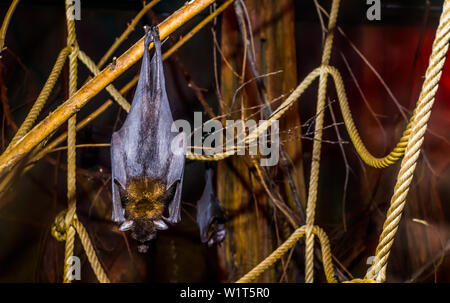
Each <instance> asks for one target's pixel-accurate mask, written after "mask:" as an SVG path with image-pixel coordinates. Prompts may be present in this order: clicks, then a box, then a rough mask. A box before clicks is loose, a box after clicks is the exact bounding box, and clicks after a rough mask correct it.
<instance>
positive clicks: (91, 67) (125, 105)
mask: <svg viewBox="0 0 450 303" xmlns="http://www.w3.org/2000/svg"><path fill="white" fill-rule="evenodd" d="M78 58H79V59H80V60H81V62H83V63H84V65H86V67H87V68H88V69H89V70H90V71H91V73H93V74H94V76H96V75H98V74H99V73H100V70H99V69H98V67H97V65H95V63H94V61H92V60H91V58H89V56H88V55H86V53H84V52H83V51H82V50H80V51H78ZM105 89H106V91H107V92H108V93H109V94H110V95H111V97H113V99H114V100H115V101H116V102H117V103H118V104H119V105H120V106H121V107H122V108H123V109H124V110H125V111H126V112H129V111H130V103H128V101H127V100H126V99H125V98H124V97H123V96H122V94H121V93H120V92H119V91H118V90H117V89H116V88H115V87H114V86H113V85H112V84H110V85H108V86H107V87H106V88H105Z"/></svg>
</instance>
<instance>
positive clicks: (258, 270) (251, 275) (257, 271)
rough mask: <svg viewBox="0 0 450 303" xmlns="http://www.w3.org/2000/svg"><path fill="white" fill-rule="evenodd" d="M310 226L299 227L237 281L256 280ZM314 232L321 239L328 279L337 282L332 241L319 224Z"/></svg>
mask: <svg viewBox="0 0 450 303" xmlns="http://www.w3.org/2000/svg"><path fill="white" fill-rule="evenodd" d="M307 228H308V227H307V226H306V225H303V226H302V227H300V228H297V229H296V230H295V231H294V232H293V233H292V234H291V236H290V237H289V238H288V239H287V240H286V241H285V242H284V243H283V244H281V245H280V246H279V247H278V248H277V249H276V250H275V251H273V252H272V253H271V254H270V255H269V256H268V257H267V258H266V259H264V261H262V262H261V263H259V264H258V265H257V266H255V267H254V268H253V269H252V270H251V271H250V272H248V273H247V274H246V275H245V276H243V277H242V278H240V279H239V280H238V281H236V283H249V282H252V281H254V280H255V279H256V278H257V277H258V276H259V275H261V274H262V273H263V272H264V271H265V270H266V269H267V268H269V267H270V266H272V265H273V264H274V263H275V262H276V261H277V260H279V259H280V258H281V257H282V256H283V255H284V254H285V253H286V252H287V251H288V250H289V249H290V248H291V247H292V246H294V245H295V243H297V241H298V240H300V239H301V238H302V237H303V236H304V235H305V233H306V229H307ZM311 230H312V233H313V234H314V235H316V236H317V237H318V238H319V240H320V245H321V247H322V262H323V266H324V269H325V276H326V278H327V281H328V282H330V283H336V282H337V281H336V279H335V278H334V270H333V264H332V263H331V258H332V257H331V250H330V243H329V241H328V237H327V234H326V233H325V232H324V231H323V230H322V229H321V228H320V227H318V226H316V225H314V226H313V227H312V229H311Z"/></svg>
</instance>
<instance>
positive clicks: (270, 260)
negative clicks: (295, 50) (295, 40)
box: [0, 0, 450, 283]
mask: <svg viewBox="0 0 450 303" xmlns="http://www.w3.org/2000/svg"><path fill="white" fill-rule="evenodd" d="M158 1H159V0H154V1H152V2H150V3H148V4H146V5H145V6H144V7H143V9H142V10H141V11H140V12H139V13H138V15H137V16H136V17H135V18H134V19H133V21H132V22H131V23H130V25H129V26H128V28H127V30H126V31H125V32H124V33H123V34H122V36H121V37H120V38H118V39H117V40H116V42H115V43H114V44H113V46H112V47H111V48H110V50H108V52H107V53H106V54H105V56H104V57H103V58H102V59H101V60H100V62H99V64H98V65H97V64H95V63H94V62H93V61H92V60H91V59H90V58H89V57H88V56H87V55H86V54H85V53H84V52H83V51H82V50H80V48H79V46H78V43H77V39H76V31H75V22H74V20H73V18H71V16H70V12H71V11H72V7H71V5H74V4H73V2H72V1H66V21H67V46H66V47H65V48H64V49H63V50H61V52H60V54H59V56H58V58H57V60H56V63H55V65H54V67H53V69H52V71H51V73H50V75H49V77H48V80H47V81H46V83H45V85H44V87H43V89H42V91H41V93H40V94H39V96H38V98H37V100H36V102H35V103H34V104H33V106H32V108H31V110H30V112H29V113H28V115H27V117H26V118H25V121H24V122H23V123H22V125H21V126H20V128H19V130H18V131H17V132H16V134H15V135H14V137H13V139H12V140H11V142H10V144H9V145H8V147H7V149H6V150H5V153H4V154H11V153H14V149H15V148H17V146H18V145H19V143H21V141H23V139H24V137H26V136H27V134H29V131H30V130H31V129H32V127H33V125H34V123H35V121H36V119H37V117H38V115H39V113H40V112H41V110H42V109H43V107H44V105H45V102H46V100H47V99H48V96H49V95H50V93H51V91H52V88H53V87H54V85H55V83H56V81H57V79H58V77H59V75H60V73H61V70H62V67H63V65H64V63H65V62H66V59H67V58H68V59H69V97H72V96H74V95H75V94H76V93H77V92H78V91H77V69H78V66H77V63H78V59H79V60H80V61H81V62H82V63H83V64H84V65H86V67H87V68H88V69H89V70H90V71H91V73H92V74H93V75H94V76H96V75H98V74H100V68H101V67H102V66H103V65H104V64H105V62H106V61H107V60H108V59H109V57H110V56H111V55H112V53H113V52H114V50H115V49H116V48H117V47H118V46H119V44H120V43H121V42H122V41H124V40H125V39H126V37H127V36H128V35H129V33H130V32H131V31H132V29H133V28H134V27H135V26H136V24H137V23H138V21H139V20H140V18H142V16H143V15H144V13H145V12H146V11H148V10H149V9H150V8H151V7H152V6H154V5H155V4H156V3H157V2H158ZM17 2H18V1H13V4H12V6H14V7H15V6H16V5H17ZM196 2H202V3H201V5H200V3H199V4H198V7H197V9H200V8H203V7H206V5H209V4H211V3H212V2H214V1H213V0H210V1H191V2H189V3H188V6H190V7H195V5H196V4H197V3H196ZM231 3H233V0H228V1H226V2H224V4H222V5H221V6H220V7H219V8H217V9H216V10H215V11H213V12H212V13H211V14H210V15H209V16H208V17H207V18H206V19H205V20H204V21H202V22H201V23H200V24H199V25H198V26H197V27H195V28H194V29H193V30H192V31H191V32H190V33H188V34H187V35H186V36H185V37H184V38H183V39H181V40H180V42H178V43H176V44H175V45H174V46H173V47H172V48H171V49H169V50H168V51H167V54H166V55H165V57H164V59H165V58H167V57H168V56H170V54H172V53H174V52H175V51H176V49H178V48H179V47H180V46H181V45H183V44H184V43H185V42H187V41H188V40H189V38H190V37H192V36H193V35H194V34H195V33H196V32H198V30H199V29H200V28H202V27H203V26H204V25H206V23H208V22H209V21H210V20H212V19H213V18H214V17H215V16H217V15H218V14H219V13H221V12H222V11H223V10H224V9H225V8H227V7H228V6H229V5H230V4H231ZM339 6H340V0H333V2H332V6H331V11H330V15H329V21H328V27H327V34H326V39H325V43H324V47H323V52H322V60H321V65H320V66H319V67H317V68H316V69H314V70H313V71H312V72H311V73H310V74H309V75H308V76H307V77H305V79H304V80H303V81H302V82H301V83H300V84H299V85H298V86H297V88H296V89H295V90H294V91H293V92H292V93H291V94H290V95H289V96H288V98H286V100H285V101H284V102H283V103H282V104H281V105H280V106H279V107H278V108H277V109H276V110H274V111H273V113H272V114H271V116H270V118H269V119H268V120H267V121H266V122H265V123H262V124H260V125H259V126H258V127H257V128H256V129H255V130H253V131H251V132H250V133H249V134H248V136H247V137H246V138H245V142H246V143H249V142H252V141H253V140H254V139H255V138H256V137H258V135H259V134H262V133H264V131H266V130H267V129H268V128H269V127H270V126H271V125H272V124H273V123H274V121H276V120H278V119H280V118H282V116H283V115H284V114H285V113H286V112H287V110H288V109H289V108H290V107H291V106H292V105H293V104H294V103H295V102H297V100H299V98H300V97H301V95H302V94H303V92H304V91H305V90H306V89H307V88H308V87H309V86H310V85H311V84H312V83H313V82H314V81H315V80H316V79H317V78H319V86H318V93H317V105H316V116H315V128H316V131H315V132H314V143H313V152H312V164H311V173H310V180H309V190H308V197H307V209H306V224H305V225H303V226H301V227H299V228H297V229H296V230H295V231H294V232H293V233H292V234H291V235H290V236H289V238H288V239H287V240H286V241H285V242H284V243H283V244H281V245H280V246H279V247H278V248H277V249H275V250H274V251H273V252H272V253H271V254H270V255H269V256H268V257H267V258H266V259H264V260H263V261H262V262H261V263H259V264H258V265H257V266H256V267H254V268H253V269H252V270H251V271H250V272H248V273H247V274H246V275H244V276H243V277H242V278H240V279H239V280H238V281H237V282H238V283H242V282H251V281H254V280H255V279H257V278H258V276H259V275H261V274H262V273H263V272H264V271H265V270H266V269H268V268H269V267H270V266H272V265H273V264H274V263H275V262H277V261H278V260H279V259H280V258H281V257H282V256H283V255H284V254H285V253H286V252H287V251H288V250H289V249H290V248H292V247H293V246H294V245H295V244H296V243H297V242H298V241H299V240H300V239H301V238H303V237H305V243H306V246H305V248H306V252H305V281H306V282H307V283H312V282H314V238H315V237H317V238H318V239H319V242H320V246H321V251H322V263H323V266H324V272H325V277H326V279H327V281H328V282H330V283H335V282H337V280H336V278H335V273H334V268H333V264H332V254H331V248H330V243H329V240H328V236H327V234H326V233H325V231H324V230H323V229H322V228H320V227H319V226H317V225H315V210H316V202H317V193H318V181H319V172H320V160H321V145H322V129H323V120H324V107H325V100H326V91H327V83H328V76H331V79H332V80H333V83H334V86H335V89H336V92H337V96H338V102H339V106H340V109H341V112H342V116H343V119H344V124H345V127H346V129H347V131H348V133H349V136H350V139H351V141H352V143H353V146H354V148H355V150H356V151H357V153H358V155H359V156H360V157H361V159H362V160H363V161H364V162H365V163H366V164H367V165H369V166H372V167H375V168H385V167H388V166H390V165H392V164H394V163H395V162H396V161H398V160H400V159H401V158H402V157H403V159H402V161H401V164H400V170H399V172H398V175H397V181H396V184H395V187H394V193H393V195H392V198H391V201H390V207H389V209H388V211H387V217H386V220H385V222H384V225H383V231H382V233H381V235H380V239H379V243H378V246H377V249H376V252H375V258H374V262H373V264H372V266H371V267H370V268H369V270H368V271H367V273H366V276H365V277H364V279H354V280H352V281H347V282H355V283H364V282H384V281H385V280H386V267H387V262H388V258H389V253H390V250H391V247H392V244H393V241H394V238H395V234H396V232H397V229H398V225H399V222H400V219H401V216H402V211H403V208H404V206H405V203H406V197H407V194H408V191H409V187H410V185H411V181H412V179H413V175H414V170H415V167H416V165H417V161H418V158H419V155H420V149H421V146H422V143H423V140H424V135H425V132H426V129H427V124H428V120H429V117H430V114H431V109H432V106H433V103H434V100H435V94H436V91H437V89H438V87H439V80H440V78H441V75H442V69H443V66H444V63H445V59H446V55H447V51H448V48H449V41H450V24H449V22H450V0H445V1H444V5H443V12H442V15H441V17H440V22H439V26H438V28H437V30H436V36H435V39H434V42H433V47H432V52H431V55H430V58H429V64H428V68H427V71H426V74H425V80H424V83H423V85H422V90H421V93H420V96H419V98H418V101H417V103H416V106H415V109H414V111H413V114H412V116H411V118H410V120H409V123H408V124H407V126H406V128H405V130H404V132H403V134H402V137H401V138H400V140H399V141H398V143H397V145H396V146H395V148H394V149H393V150H392V151H391V152H390V153H389V154H388V155H386V156H385V157H382V158H378V157H375V156H374V155H372V154H371V153H370V151H369V150H368V149H367V148H366V146H365V145H364V143H363V141H362V139H361V137H360V135H359V132H358V130H357V127H356V125H355V123H354V121H353V117H352V114H351V110H350V107H349V104H348V100H347V95H346V91H345V87H344V82H343V80H342V77H341V75H340V72H339V71H338V69H336V68H335V67H333V66H330V65H329V63H330V58H331V53H332V49H333V40H334V32H335V28H336V23H337V18H338V12H339ZM13 10H14V9H11V11H13ZM177 13H178V14H179V11H177V12H176V13H175V14H174V15H175V16H174V18H175V17H177V16H178V15H176V14H177ZM11 14H12V12H11ZM9 17H10V14H9V15H7V19H9ZM8 23H9V20H5V22H4V26H2V30H1V33H0V34H1V35H0V36H1V37H4V33H5V31H6V27H7V25H8ZM5 24H6V25H5ZM178 25H179V26H180V25H181V23H180V24H178ZM3 41H4V39H3V38H2V44H3ZM137 80H138V77H135V78H134V79H133V80H131V81H130V83H128V84H127V85H125V86H124V87H123V88H122V89H121V90H120V91H119V90H117V89H116V88H115V87H114V86H113V85H112V84H109V85H108V86H107V87H106V90H107V91H108V92H109V94H110V95H111V96H112V98H113V99H114V100H115V101H116V102H117V103H118V104H119V106H121V107H122V108H123V109H125V110H126V111H128V110H129V106H130V105H129V103H128V102H127V101H126V99H125V98H124V97H123V96H122V94H123V93H125V92H126V91H128V90H129V89H130V88H131V87H133V86H134V85H135V84H136V82H137ZM112 103H113V102H112V101H111V100H108V101H106V102H105V103H104V104H103V105H102V106H101V107H100V108H98V109H97V110H96V111H94V112H93V113H91V114H90V115H89V116H88V117H87V118H85V119H84V120H82V121H80V122H79V123H78V124H77V118H76V115H75V114H74V115H72V116H71V117H70V118H69V119H68V122H67V123H68V130H67V132H66V133H64V134H62V135H60V136H59V137H57V138H56V139H54V140H53V141H52V142H51V143H49V144H47V145H46V147H43V145H38V147H37V148H36V150H34V151H33V154H32V157H30V158H31V160H30V163H34V162H36V161H37V160H39V159H41V158H42V157H43V156H45V154H46V153H48V152H49V151H51V150H52V149H54V148H55V147H56V146H57V145H59V144H60V143H61V142H63V141H64V140H65V139H67V199H68V206H67V210H65V211H63V212H61V213H60V214H59V215H58V216H57V217H56V219H55V223H54V224H53V226H52V235H53V236H54V237H55V238H56V239H57V240H59V241H65V260H64V282H70V281H71V279H70V275H71V272H70V270H71V266H70V264H69V262H68V260H69V259H70V258H71V257H72V256H73V251H74V243H75V235H76V234H78V236H79V238H80V240H81V243H82V246H83V248H84V250H85V252H86V255H87V257H88V260H89V263H90V264H91V267H92V269H93V271H94V273H95V275H96V277H97V279H98V280H99V281H100V282H109V279H108V277H107V275H106V273H105V271H104V269H103V267H102V265H101V263H100V261H99V259H98V257H97V254H96V252H95V250H94V247H93V245H92V243H91V240H90V238H89V235H88V233H87V231H86V229H85V227H84V226H83V224H82V223H81V222H80V221H79V220H78V218H77V215H76V161H75V160H76V157H75V156H76V147H77V146H76V132H77V130H79V129H81V128H82V127H84V126H85V125H86V124H88V123H89V122H90V121H91V120H92V119H93V118H95V117H97V116H98V115H100V114H101V113H102V112H103V111H105V110H106V109H107V108H108V107H109V106H110V105H111V104H112ZM236 151H237V149H236V148H234V147H233V148H231V149H229V150H225V152H223V153H219V154H214V155H211V156H209V155H201V154H196V153H192V152H188V153H187V155H186V157H187V158H188V159H192V160H200V161H219V160H222V159H225V158H227V157H230V156H233V155H235V154H236ZM2 156H3V155H2ZM12 158H13V157H12ZM0 162H1V161H0ZM2 167H3V166H2ZM29 168H30V167H27V169H29ZM15 172H16V171H15V170H12V171H11V172H10V173H15ZM10 179H11V178H8V175H7V177H6V178H5V180H6V181H2V183H1V184H0V187H3V186H7V184H8V180H10Z"/></svg>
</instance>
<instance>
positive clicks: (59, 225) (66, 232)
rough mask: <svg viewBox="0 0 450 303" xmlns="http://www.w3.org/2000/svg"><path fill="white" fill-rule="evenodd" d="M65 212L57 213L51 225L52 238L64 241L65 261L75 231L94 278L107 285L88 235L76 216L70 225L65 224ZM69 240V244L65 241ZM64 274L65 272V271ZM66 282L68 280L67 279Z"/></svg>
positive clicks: (106, 278)
mask: <svg viewBox="0 0 450 303" xmlns="http://www.w3.org/2000/svg"><path fill="white" fill-rule="evenodd" d="M66 215H67V211H62V212H61V213H59V214H58V215H57V216H56V218H55V222H54V224H53V225H52V229H51V233H52V236H53V237H54V238H55V239H56V240H58V241H66V247H68V249H67V250H66V251H65V259H67V258H70V257H71V256H72V255H70V251H73V245H74V244H73V240H74V239H75V231H76V232H77V233H78V235H79V237H80V240H81V244H82V245H83V248H84V250H85V251H86V255H87V257H88V260H89V263H90V264H91V268H92V270H93V271H94V273H95V275H96V277H97V278H98V280H99V281H100V282H101V283H109V282H110V281H109V279H108V277H107V275H106V273H105V271H104V270H103V267H102V266H101V264H100V262H99V260H98V258H97V257H96V254H95V250H94V247H93V246H92V243H91V240H90V239H89V234H88V232H87V231H86V229H85V228H84V226H83V224H82V223H81V222H80V221H79V220H78V218H77V216H76V215H74V217H73V219H72V222H71V223H70V225H67V224H66ZM67 239H69V241H70V242H68V241H67ZM65 272H66V271H65ZM66 280H69V281H70V279H69V278H67V279H66Z"/></svg>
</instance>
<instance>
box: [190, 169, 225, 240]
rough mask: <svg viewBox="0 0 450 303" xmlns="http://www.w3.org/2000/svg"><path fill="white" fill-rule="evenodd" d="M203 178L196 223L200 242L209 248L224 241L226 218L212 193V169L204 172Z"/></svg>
mask: <svg viewBox="0 0 450 303" xmlns="http://www.w3.org/2000/svg"><path fill="white" fill-rule="evenodd" d="M205 178H206V184H205V189H204V190H203V194H202V196H201V198H200V200H198V201H197V223H198V226H199V228H200V239H201V241H202V242H203V243H206V242H208V246H211V245H213V244H214V243H217V244H219V243H221V242H222V241H223V240H224V238H225V235H226V230H225V229H224V224H225V221H226V216H225V212H224V209H223V207H222V205H220V202H219V200H218V199H217V198H216V195H215V193H214V187H213V170H212V168H208V169H207V170H206V176H205Z"/></svg>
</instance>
